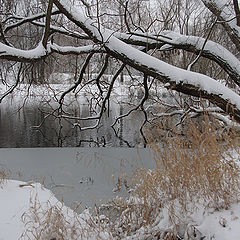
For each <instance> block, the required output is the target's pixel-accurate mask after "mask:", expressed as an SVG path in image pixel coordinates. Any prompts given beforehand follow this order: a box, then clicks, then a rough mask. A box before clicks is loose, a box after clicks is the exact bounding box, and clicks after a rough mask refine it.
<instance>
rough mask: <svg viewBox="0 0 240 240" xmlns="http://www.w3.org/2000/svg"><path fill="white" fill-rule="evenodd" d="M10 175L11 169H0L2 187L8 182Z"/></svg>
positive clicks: (0, 184)
mask: <svg viewBox="0 0 240 240" xmlns="http://www.w3.org/2000/svg"><path fill="white" fill-rule="evenodd" d="M9 176H10V171H9V170H6V169H3V168H2V169H0V187H1V186H2V185H3V184H4V183H6V181H7V178H8V177H9Z"/></svg>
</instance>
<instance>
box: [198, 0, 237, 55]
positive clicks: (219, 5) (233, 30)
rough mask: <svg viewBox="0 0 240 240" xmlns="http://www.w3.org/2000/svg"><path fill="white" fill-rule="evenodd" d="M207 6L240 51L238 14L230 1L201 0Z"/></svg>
mask: <svg viewBox="0 0 240 240" xmlns="http://www.w3.org/2000/svg"><path fill="white" fill-rule="evenodd" d="M201 1H202V2H203V3H204V4H205V6H206V7H207V8H208V9H209V10H210V11H211V12H212V13H213V14H214V15H215V16H216V17H217V18H218V21H219V22H220V23H221V24H222V26H223V27H224V28H225V30H226V32H227V34H228V35H229V37H230V38H231V40H232V42H233V43H234V44H235V46H236V48H237V49H238V50H239V51H240V28H239V26H238V25H237V17H238V16H236V14H237V13H236V12H235V11H234V9H233V7H230V6H231V4H229V3H231V1H229V0H224V1H222V0H201Z"/></svg>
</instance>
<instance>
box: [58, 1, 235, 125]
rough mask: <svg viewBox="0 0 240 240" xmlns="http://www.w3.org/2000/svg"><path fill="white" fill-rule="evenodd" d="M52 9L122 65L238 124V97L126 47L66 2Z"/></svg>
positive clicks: (207, 79) (216, 84)
mask: <svg viewBox="0 0 240 240" xmlns="http://www.w3.org/2000/svg"><path fill="white" fill-rule="evenodd" d="M54 3H55V4H56V6H57V7H58V8H59V9H60V10H61V11H62V12H63V13H64V14H65V15H66V16H67V17H68V18H69V20H71V21H73V22H74V23H75V24H76V25H77V26H79V27H80V28H81V29H82V30H83V31H85V33H86V34H88V35H89V37H91V39H92V40H93V41H94V42H97V43H103V44H104V46H105V48H106V50H107V52H108V53H109V54H110V55H112V56H114V57H115V58H117V59H120V60H121V61H122V62H124V63H125V64H128V65H130V66H132V67H133V68H135V69H137V70H139V71H141V72H143V73H145V74H147V75H149V76H152V77H155V78H156V79H158V80H160V81H161V82H162V83H165V86H166V87H167V88H171V89H173V90H176V91H178V92H181V93H185V94H187V95H190V96H196V97H202V98H204V99H208V100H209V101H210V102H212V103H214V104H216V105H217V106H218V107H220V108H221V109H223V110H224V111H225V112H226V113H228V114H229V115H231V116H233V117H234V118H235V119H236V120H237V121H240V96H239V95H238V94H236V93H235V92H233V91H232V90H230V89H229V88H227V87H225V86H224V85H222V84H220V83H219V82H217V81H216V80H214V79H212V78H210V77H207V76H205V75H202V74H198V73H194V72H189V71H184V70H182V69H179V68H176V67H173V66H171V65H169V64H166V63H164V62H162V61H160V60H158V59H156V58H154V57H152V56H149V55H148V54H146V53H143V52H140V51H139V50H137V49H135V48H133V47H131V46H129V45H127V44H126V43H124V42H122V41H120V40H119V39H117V38H116V37H114V36H113V34H112V31H109V30H108V29H105V28H103V27H102V26H98V27H97V26H96V25H95V24H94V22H93V21H92V20H91V19H89V18H87V17H86V16H85V15H84V13H83V12H81V11H77V10H75V9H72V8H71V4H70V2H69V1H67V0H54Z"/></svg>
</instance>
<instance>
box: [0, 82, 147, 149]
mask: <svg viewBox="0 0 240 240" xmlns="http://www.w3.org/2000/svg"><path fill="white" fill-rule="evenodd" d="M55 88H56V86H55ZM36 91H37V90H35V89H34V90H33V93H32V94H31V95H30V96H27V97H26V96H24V95H23V96H21V95H20V94H19V95H16V96H15V95H14V96H12V97H11V96H8V97H7V98H6V99H4V101H3V102H2V103H1V104H0V148H8V147H10V148H21V147H27V148H32V147H135V146H137V145H139V144H141V142H142V138H141V136H140V134H139V129H140V127H141V124H142V122H143V113H142V112H139V111H134V112H133V113H132V114H131V115H129V116H128V117H126V118H124V119H121V120H119V121H118V122H117V123H116V124H115V126H114V129H113V128H112V127H111V125H112V124H113V122H114V121H115V118H116V117H117V116H119V115H121V114H123V113H126V112H127V111H128V110H129V108H130V106H129V105H128V104H124V103H121V104H119V101H118V100H117V97H116V96H114V97H112V99H111V101H110V103H109V106H108V107H109V109H108V110H107V111H106V112H104V114H103V117H102V119H101V122H100V124H99V127H98V128H95V129H93V130H86V131H81V130H80V129H79V128H78V127H74V124H75V123H76V122H75V121H74V120H68V119H59V118H56V117H54V116H49V117H48V118H45V117H46V116H47V115H48V113H49V112H51V111H52V110H53V108H57V107H58V105H57V103H56V102H54V101H53V100H52V99H53V96H51V94H49V95H47V94H46V95H44V94H45V93H44V94H42V95H40V94H41V93H40V94H39V95H37V94H36ZM49 98H50V100H49ZM51 98H52V99H51ZM118 98H120V97H118ZM121 98H122V96H121ZM89 99H90V100H92V99H91V97H89V96H84V97H83V96H81V97H80V98H79V99H78V101H76V100H75V99H73V100H72V101H73V103H71V104H69V105H68V106H67V107H66V111H68V112H70V113H71V114H72V115H73V116H81V117H88V116H93V115H96V114H97V111H94V110H93V105H94V104H96V103H93V102H91V103H90V100H89ZM69 102H71V101H70V100H69ZM79 123H80V124H81V127H82V128H83V127H89V126H92V125H94V124H95V121H93V120H91V121H80V122H79ZM39 125H40V127H36V126H39Z"/></svg>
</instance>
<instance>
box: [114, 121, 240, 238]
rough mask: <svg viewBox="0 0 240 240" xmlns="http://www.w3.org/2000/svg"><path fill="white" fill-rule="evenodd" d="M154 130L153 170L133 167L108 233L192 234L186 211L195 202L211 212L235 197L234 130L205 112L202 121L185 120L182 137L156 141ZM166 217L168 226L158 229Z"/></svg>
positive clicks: (196, 207)
mask: <svg viewBox="0 0 240 240" xmlns="http://www.w3.org/2000/svg"><path fill="white" fill-rule="evenodd" d="M159 131H161V130H159V129H158V128H157V127H156V128H155V129H153V131H152V132H154V134H153V135H151V138H149V139H150V140H151V141H152V143H151V148H152V150H153V152H154V155H155V160H156V169H154V170H149V169H138V170H137V171H136V173H135V175H134V181H133V182H134V184H135V186H136V189H135V191H134V192H133V193H132V194H131V196H130V197H129V198H128V199H127V200H126V201H125V200H123V199H115V200H113V201H112V208H113V209H115V210H117V211H118V212H119V217H118V218H117V219H116V220H115V222H114V227H113V228H112V232H113V233H114V236H116V237H118V238H119V239H121V238H124V237H126V236H134V237H135V238H134V239H138V237H139V238H140V237H142V236H143V235H144V236H145V239H155V238H156V239H179V234H180V233H182V235H181V237H183V238H184V236H185V235H184V234H187V235H188V236H189V235H191V234H192V237H193V235H194V234H196V231H197V230H196V229H195V228H194V226H191V225H188V223H189V222H188V221H189V220H188V216H190V215H191V214H194V212H195V211H198V210H199V207H200V208H201V209H202V210H203V211H204V208H205V209H212V210H213V211H215V210H220V209H227V208H228V207H229V206H230V205H231V204H232V203H236V202H238V201H239V197H240V195H239V193H240V182H239V173H240V169H239V166H238V164H237V161H239V159H236V156H237V157H238V156H239V152H238V153H237V154H235V153H236V151H239V139H238V137H237V135H236V134H235V133H234V132H230V131H225V130H223V129H222V128H221V126H219V125H217V123H213V122H211V121H209V119H208V117H205V119H204V121H203V122H202V123H201V124H196V123H193V122H189V125H188V128H187V129H186V130H185V135H184V136H182V135H178V136H174V137H173V136H171V137H170V136H167V135H165V137H164V138H163V137H162V138H161V139H160V140H161V142H159V140H156V139H157V138H158V136H159V135H161V133H159ZM220 131H221V133H220ZM166 216H167V219H168V220H167V222H168V223H169V224H170V225H169V226H165V229H160V230H159V228H158V227H157V226H159V223H160V221H162V219H163V218H166ZM187 225H188V226H187ZM199 234H200V233H199ZM180 239H182V238H180ZM184 239H185V238H184Z"/></svg>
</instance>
